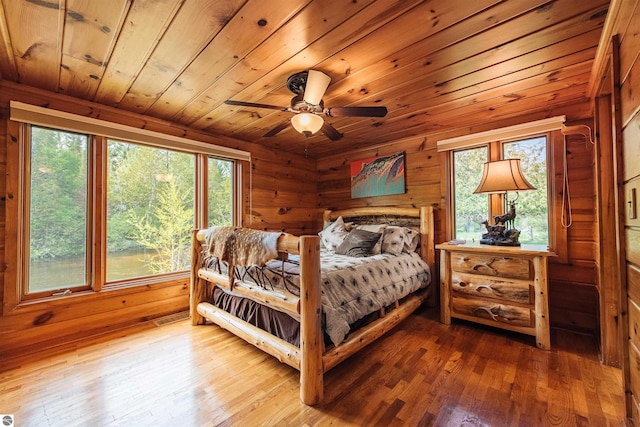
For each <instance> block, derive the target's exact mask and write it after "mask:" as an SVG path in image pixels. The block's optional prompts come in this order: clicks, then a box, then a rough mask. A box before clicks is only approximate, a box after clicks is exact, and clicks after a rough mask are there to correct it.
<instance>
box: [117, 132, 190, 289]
mask: <svg viewBox="0 0 640 427" xmlns="http://www.w3.org/2000/svg"><path fill="white" fill-rule="evenodd" d="M107 156H108V161H107V164H108V190H107V276H106V278H107V281H113V280H118V279H128V278H133V277H141V276H147V275H150V274H160V273H172V272H176V271H183V270H186V269H188V268H189V264H190V261H191V253H190V235H189V230H191V229H192V228H193V226H194V208H195V205H194V195H195V191H194V173H195V157H194V155H193V154H186V153H180V152H176V151H171V150H166V149H159V148H153V147H145V146H141V145H136V144H129V143H126V142H121V141H111V140H110V141H108V143H107Z"/></svg>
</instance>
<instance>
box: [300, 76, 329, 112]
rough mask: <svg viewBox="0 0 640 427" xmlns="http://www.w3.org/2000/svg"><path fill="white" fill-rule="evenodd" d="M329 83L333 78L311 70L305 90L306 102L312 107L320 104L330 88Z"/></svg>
mask: <svg viewBox="0 0 640 427" xmlns="http://www.w3.org/2000/svg"><path fill="white" fill-rule="evenodd" d="M329 82H331V77H329V76H327V75H326V74H325V73H322V72H320V71H316V70H309V75H308V76H307V84H306V86H305V89H304V100H305V102H307V103H309V104H312V105H318V104H320V101H322V97H323V96H324V93H325V92H326V90H327V88H328V87H329Z"/></svg>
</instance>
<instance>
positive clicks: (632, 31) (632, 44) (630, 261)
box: [612, 0, 640, 425]
mask: <svg viewBox="0 0 640 427" xmlns="http://www.w3.org/2000/svg"><path fill="white" fill-rule="evenodd" d="M613 6H614V11H616V10H618V13H617V16H616V18H617V19H615V21H614V23H613V24H612V26H613V27H614V29H615V30H617V33H614V34H619V45H618V46H616V44H615V41H616V40H615V38H616V37H615V36H614V44H613V46H612V50H615V49H616V47H618V48H619V55H618V57H619V62H618V67H619V69H618V72H617V73H614V79H617V81H616V82H615V83H614V85H613V86H614V88H615V89H616V94H618V102H617V103H616V104H614V109H615V111H616V112H617V113H618V116H617V117H616V127H617V128H618V129H617V131H618V133H619V134H620V136H621V139H620V140H621V144H622V147H620V149H619V153H618V156H619V157H618V158H617V160H618V170H619V175H618V180H617V183H618V188H619V196H618V201H617V202H618V208H619V211H620V212H619V215H620V222H621V223H622V224H623V226H624V229H620V230H619V233H620V239H621V241H622V248H621V250H620V256H621V257H622V260H621V262H620V268H621V274H622V275H623V279H624V281H623V284H624V285H625V286H622V289H621V293H622V298H624V300H623V309H626V310H628V312H629V318H626V317H625V313H626V311H625V310H623V312H622V316H621V322H622V324H623V325H624V326H625V327H626V329H625V331H627V330H628V334H626V335H625V336H623V339H622V340H621V341H622V347H623V355H624V359H623V374H624V376H623V378H624V386H625V392H626V396H627V399H626V409H627V416H629V417H631V418H632V419H633V421H634V423H635V425H638V424H640V414H639V411H638V400H639V396H640V377H639V371H638V369H639V366H640V363H639V360H640V357H639V353H638V346H639V345H640V342H639V340H638V339H637V338H638V337H637V335H636V333H635V332H636V331H634V328H635V327H636V326H637V324H636V323H637V322H635V321H633V319H632V318H631V313H632V312H633V311H634V310H635V309H636V308H637V307H638V304H639V303H640V299H639V292H638V271H639V270H640V269H639V267H638V266H639V265H640V227H638V225H637V221H636V220H635V219H634V218H632V215H629V206H628V205H627V202H628V201H629V196H630V193H631V189H632V188H634V187H635V186H636V183H637V178H638V177H640V166H639V165H638V161H637V159H638V158H639V157H640V156H639V153H640V130H639V126H640V125H639V123H640V91H639V90H638V87H640V59H639V58H640V42H639V40H638V35H639V34H640V20H639V19H638V16H639V14H640V11H639V8H640V1H638V0H633V1H626V2H625V1H616V2H614V4H613ZM614 54H615V52H614ZM621 228H622V227H621ZM625 260H626V262H625ZM634 319H635V318H634ZM636 320H637V319H636ZM628 337H629V338H628Z"/></svg>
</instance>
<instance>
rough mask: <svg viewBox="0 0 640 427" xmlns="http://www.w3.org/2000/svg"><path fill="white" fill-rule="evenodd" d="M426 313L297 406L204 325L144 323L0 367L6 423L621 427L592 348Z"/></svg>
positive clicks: (276, 379) (233, 341) (290, 387)
mask: <svg viewBox="0 0 640 427" xmlns="http://www.w3.org/2000/svg"><path fill="white" fill-rule="evenodd" d="M437 316H438V313H437V312H436V310H435V309H427V308H422V309H420V310H418V312H416V313H415V314H414V315H412V316H411V317H409V318H408V319H407V320H406V321H405V322H404V323H402V324H401V325H400V326H399V327H397V328H395V329H393V330H392V331H391V332H390V333H388V334H387V335H385V336H384V337H383V338H381V339H380V340H379V341H378V342H377V343H375V344H373V345H371V346H369V347H367V348H366V349H365V350H363V351H362V352H360V353H359V354H357V355H355V356H353V357H352V358H351V359H349V360H347V361H346V362H345V363H343V364H341V365H339V366H337V367H336V368H334V369H333V370H332V371H330V372H329V373H328V374H327V375H326V376H325V402H324V403H323V404H321V405H318V406H315V407H309V406H305V405H304V404H302V403H301V402H300V401H299V398H298V379H299V378H298V372H297V371H295V370H294V369H292V368H290V367H288V366H287V365H284V364H281V363H279V362H278V361H277V360H276V359H274V358H272V357H271V356H268V355H266V354H264V353H262V352H261V351H260V350H258V349H256V348H254V347H253V346H251V345H249V344H247V343H245V342H244V341H241V340H240V339H238V338H236V337H234V336H233V335H231V334H230V333H228V332H226V331H224V330H223V329H221V328H219V327H217V326H214V325H207V326H191V325H190V323H189V321H180V322H177V323H172V324H168V325H164V326H159V327H158V326H155V325H154V324H153V323H152V322H148V323H145V324H142V325H139V326H136V327H135V328H132V329H129V330H126V331H119V332H117V333H111V334H108V335H105V336H102V337H99V338H95V339H93V340H91V341H84V342H80V343H76V344H74V345H67V346H65V347H63V348H58V349H55V350H48V351H44V352H40V353H38V354H33V355H28V356H25V357H23V358H21V359H10V360H3V361H0V413H2V414H14V416H15V425H16V426H20V427H22V426H30V427H35V426H61V427H62V426H64V427H67V426H112V425H114V426H181V427H182V426H258V425H270V426H307V425H308V426H316V425H318V426H324V425H334V426H363V425H375V426H378V425H379V426H414V425H424V426H432V425H433V426H543V425H551V426H624V425H625V422H624V393H623V389H622V378H621V375H622V374H621V370H620V369H616V368H613V367H609V366H603V365H601V364H600V363H599V362H598V358H597V354H596V350H595V345H594V342H593V338H591V337H587V336H582V335H577V334H573V333H568V332H565V331H557V330H552V335H551V345H552V349H551V351H543V350H540V349H538V348H536V347H535V344H534V339H533V337H527V336H523V335H519V334H512V333H509V332H505V331H498V330H493V329H491V328H484V327H481V326H477V325H472V324H468V323H463V322H456V321H454V323H453V324H452V325H451V326H445V325H442V324H440V323H439V322H438V321H437Z"/></svg>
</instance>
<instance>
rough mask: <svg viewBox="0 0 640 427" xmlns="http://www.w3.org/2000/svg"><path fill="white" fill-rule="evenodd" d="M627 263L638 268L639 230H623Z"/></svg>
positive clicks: (639, 263)
mask: <svg viewBox="0 0 640 427" xmlns="http://www.w3.org/2000/svg"><path fill="white" fill-rule="evenodd" d="M625 240H626V251H627V262H630V263H632V264H634V265H636V266H640V229H635V228H633V229H632V228H627V229H626V230H625Z"/></svg>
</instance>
